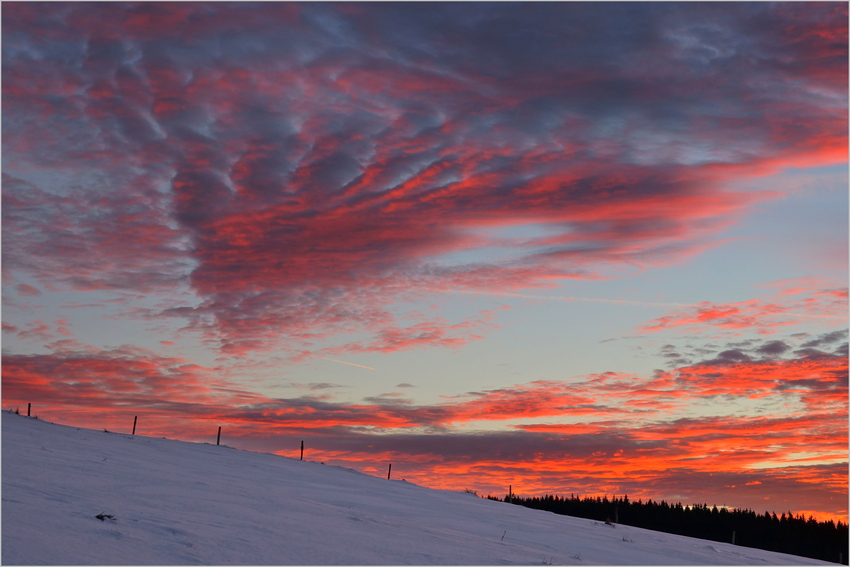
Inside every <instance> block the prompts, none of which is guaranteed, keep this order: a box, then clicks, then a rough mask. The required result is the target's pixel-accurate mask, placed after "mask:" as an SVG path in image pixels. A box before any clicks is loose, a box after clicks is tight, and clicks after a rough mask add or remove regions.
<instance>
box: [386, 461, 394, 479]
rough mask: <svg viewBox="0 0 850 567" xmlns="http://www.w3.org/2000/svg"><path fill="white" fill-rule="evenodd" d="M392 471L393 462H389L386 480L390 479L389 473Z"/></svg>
mask: <svg viewBox="0 0 850 567" xmlns="http://www.w3.org/2000/svg"><path fill="white" fill-rule="evenodd" d="M391 472H393V464H392V463H390V468H388V469H387V480H389V479H390V473H391Z"/></svg>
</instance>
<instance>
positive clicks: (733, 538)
mask: <svg viewBox="0 0 850 567" xmlns="http://www.w3.org/2000/svg"><path fill="white" fill-rule="evenodd" d="M732 545H735V530H732Z"/></svg>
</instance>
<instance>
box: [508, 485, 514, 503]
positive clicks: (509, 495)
mask: <svg viewBox="0 0 850 567" xmlns="http://www.w3.org/2000/svg"><path fill="white" fill-rule="evenodd" d="M513 488H514V487H513V486H512V485H510V484H509V485H508V502H513V501H514V494H513Z"/></svg>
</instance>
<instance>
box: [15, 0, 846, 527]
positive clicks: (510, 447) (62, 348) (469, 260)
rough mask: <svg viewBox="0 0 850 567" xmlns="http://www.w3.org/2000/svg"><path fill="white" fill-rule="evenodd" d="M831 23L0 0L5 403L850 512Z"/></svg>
mask: <svg viewBox="0 0 850 567" xmlns="http://www.w3.org/2000/svg"><path fill="white" fill-rule="evenodd" d="M847 21H848V15H847V4H846V3H840V2H834V3H794V2H785V3H776V4H773V3H762V2H758V3H675V2H673V3H638V2H634V3H507V2H505V3H486V2H483V3H482V2H476V3H435V4H430V3H256V4H255V3H242V2H239V3H203V2H191V3H168V2H164V3H133V4H124V3H108V2H107V3H100V2H98V3H74V2H70V3H34V2H4V3H3V5H2V32H3V33H2V73H3V75H2V97H3V98H2V163H3V165H2V168H3V179H2V199H3V201H2V237H3V240H2V262H3V310H2V321H3V367H2V401H3V407H4V408H5V409H12V408H13V407H22V408H25V407H26V404H27V403H32V404H33V408H34V413H35V414H37V415H39V416H40V417H41V418H43V419H48V420H50V421H55V422H57V423H66V424H72V425H77V426H86V427H93V428H108V429H110V430H121V431H123V430H127V431H129V430H130V428H131V427H132V425H131V423H132V420H133V417H134V416H138V429H137V432H138V433H140V434H143V435H153V436H161V437H169V438H177V439H184V440H194V441H207V442H210V441H213V440H214V438H215V436H216V432H217V428H218V427H219V426H221V427H222V443H226V444H228V445H230V446H234V447H238V448H242V449H249V450H254V451H265V452H275V453H278V454H281V455H286V456H296V457H297V456H299V450H300V442H301V441H302V440H303V441H304V443H305V447H306V452H305V458H308V459H310V460H316V461H323V462H327V463H329V464H340V465H344V466H349V467H353V468H356V469H357V470H360V471H363V472H367V473H369V474H375V475H383V474H385V471H386V469H387V466H388V464H389V463H392V465H393V471H394V473H395V474H397V475H399V476H400V477H404V478H407V479H408V480H411V481H414V482H416V483H418V484H422V485H425V486H430V487H435V488H450V489H463V488H470V489H475V490H478V491H479V492H481V493H484V494H486V493H491V494H494V495H503V494H505V493H506V492H507V490H508V487H509V485H510V486H511V489H512V490H513V491H514V492H515V493H518V494H523V495H539V494H552V493H554V494H570V493H575V494H581V495H589V494H590V495H602V494H609V495H612V494H613V495H624V494H627V495H629V497H630V498H631V499H633V500H636V499H639V498H642V499H647V498H652V499H655V500H660V499H666V500H667V501H681V502H682V503H684V504H688V503H695V502H698V503H708V504H710V505H712V504H717V505H718V506H720V505H726V506H729V507H739V508H751V509H755V510H757V511H759V513H763V512H764V511H775V512H777V513H781V512H787V511H793V512H794V513H795V514H796V513H804V514H806V515H814V516H816V517H818V518H820V519H829V518H835V519H841V520H843V521H847V500H848V433H847V427H848V391H847V384H848V346H847V345H848V303H847V300H848V167H847V156H848V146H847V138H848V136H847V131H848V118H847V102H848V52H847V46H848V29H847Z"/></svg>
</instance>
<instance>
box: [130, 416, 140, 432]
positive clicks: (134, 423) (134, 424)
mask: <svg viewBox="0 0 850 567" xmlns="http://www.w3.org/2000/svg"><path fill="white" fill-rule="evenodd" d="M137 419H139V416H137V415H134V416H133V432H132V433H131V434H130V435H135V434H136V420H137Z"/></svg>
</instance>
